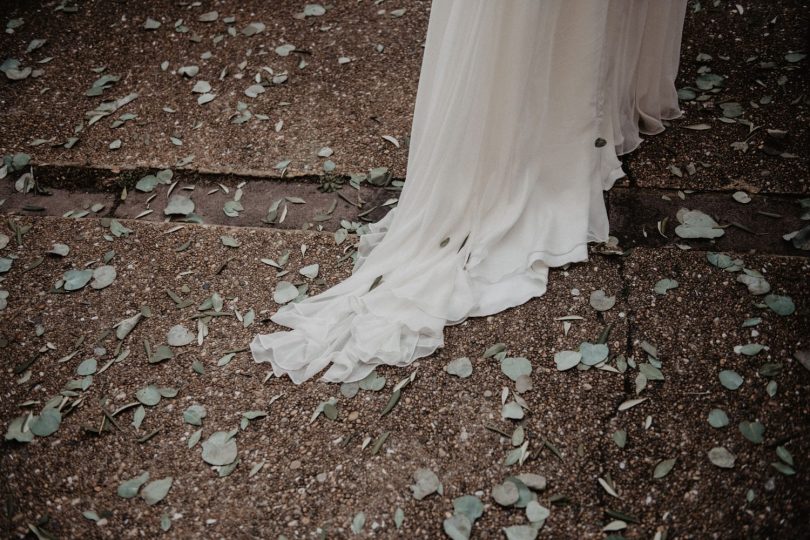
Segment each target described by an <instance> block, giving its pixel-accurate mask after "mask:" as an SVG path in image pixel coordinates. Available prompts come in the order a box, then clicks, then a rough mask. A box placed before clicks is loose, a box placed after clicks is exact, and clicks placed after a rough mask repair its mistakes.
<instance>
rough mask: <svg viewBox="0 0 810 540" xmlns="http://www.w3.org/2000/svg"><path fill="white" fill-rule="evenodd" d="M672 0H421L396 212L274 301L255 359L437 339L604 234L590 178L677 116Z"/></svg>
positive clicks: (360, 354) (287, 370) (306, 357)
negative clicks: (341, 268)
mask: <svg viewBox="0 0 810 540" xmlns="http://www.w3.org/2000/svg"><path fill="white" fill-rule="evenodd" d="M685 11H686V0H665V1H660V0H610V1H603V0H543V1H538V0H499V1H492V0H433V2H432V6H431V12H430V20H429V23H428V30H427V38H426V42H425V50H424V56H423V59H422V66H421V71H420V79H419V86H418V90H417V96H416V105H415V109H414V119H413V124H412V128H411V137H410V147H409V155H408V168H407V173H406V178H405V184H404V186H403V189H402V192H401V194H400V198H399V202H398V204H397V206H396V207H395V208H393V209H392V210H391V211H389V213H388V214H387V215H386V216H385V217H384V218H382V219H381V220H379V221H378V222H376V223H372V224H370V225H369V227H368V232H366V233H364V234H361V235H360V237H359V243H358V253H357V258H356V261H355V264H354V268H353V270H352V275H351V276H349V277H348V278H347V279H346V280H344V281H342V282H341V283H338V284H337V285H335V286H333V287H331V288H329V289H327V290H325V291H323V292H321V293H320V294H318V295H315V296H312V297H308V298H305V299H303V300H301V301H299V302H292V303H289V304H286V305H284V306H282V307H281V308H280V309H279V310H278V311H277V312H276V313H275V314H274V315H273V316H272V317H271V320H272V321H274V322H276V323H278V324H280V325H283V326H286V327H288V328H291V329H292V330H290V331H281V332H275V333H271V334H263V335H257V336H255V337H254V339H253V341H252V342H251V344H250V348H251V352H252V354H253V357H254V359H255V361H256V362H269V363H270V364H271V365H272V368H273V371H274V373H275V374H276V375H277V376H283V375H285V374H286V375H288V376H289V377H290V378H291V379H292V380H293V382H295V383H301V382H303V381H305V380H307V379H309V378H311V377H313V376H315V375H316V374H319V373H321V372H323V373H322V374H321V377H322V379H323V380H326V381H331V382H351V381H358V380H360V379H362V378H364V377H366V376H367V375H368V374H369V373H370V372H371V371H372V370H373V369H374V368H375V367H376V366H377V365H380V364H387V365H393V366H406V365H408V364H410V363H411V362H413V361H414V360H415V359H417V358H421V357H425V356H428V355H430V354H431V353H433V352H434V351H435V350H436V349H437V348H439V347H442V346H444V327H445V326H447V325H453V324H458V323H460V322H462V321H464V320H465V319H466V318H467V317H474V316H484V315H490V314H494V313H498V312H500V311H502V310H505V309H507V308H510V307H513V306H517V305H520V304H523V303H525V302H526V301H528V300H529V299H531V298H533V297H537V296H541V295H543V294H544V293H545V291H546V285H547V280H548V270H549V267H555V266H561V265H564V264H566V263H570V262H578V261H586V260H587V259H588V248H587V243H588V242H605V241H607V239H608V216H607V212H606V208H605V203H604V199H603V191H604V190H607V189H610V187H611V186H612V185H613V183H614V182H615V181H616V179H617V178H620V177H621V176H623V174H624V173H623V171H622V169H621V163H620V161H619V159H618V157H617V156H618V155H621V154H623V153H625V152H628V151H630V150H632V149H634V148H635V147H636V146H637V145H638V144H639V142H640V137H639V133H640V132H641V133H647V134H653V133H657V132H659V131H661V130H662V129H663V126H662V123H661V121H662V119H671V118H675V117H677V116H679V115H680V110H679V108H678V100H677V93H676V90H675V86H674V81H675V76H676V74H677V70H678V60H679V52H680V42H681V32H682V28H683V18H684V15H685Z"/></svg>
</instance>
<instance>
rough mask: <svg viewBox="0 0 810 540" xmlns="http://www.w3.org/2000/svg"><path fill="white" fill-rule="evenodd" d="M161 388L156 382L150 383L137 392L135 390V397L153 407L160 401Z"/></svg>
mask: <svg viewBox="0 0 810 540" xmlns="http://www.w3.org/2000/svg"><path fill="white" fill-rule="evenodd" d="M161 397H162V396H161V395H160V390H158V387H157V386H155V385H154V384H150V385H149V386H144V387H143V388H141V389H140V390H138V391H137V392H135V398H136V399H137V400H138V401H140V402H141V403H143V404H144V405H146V406H147V407H153V406H155V405H157V404H158V403H159V402H160V398H161Z"/></svg>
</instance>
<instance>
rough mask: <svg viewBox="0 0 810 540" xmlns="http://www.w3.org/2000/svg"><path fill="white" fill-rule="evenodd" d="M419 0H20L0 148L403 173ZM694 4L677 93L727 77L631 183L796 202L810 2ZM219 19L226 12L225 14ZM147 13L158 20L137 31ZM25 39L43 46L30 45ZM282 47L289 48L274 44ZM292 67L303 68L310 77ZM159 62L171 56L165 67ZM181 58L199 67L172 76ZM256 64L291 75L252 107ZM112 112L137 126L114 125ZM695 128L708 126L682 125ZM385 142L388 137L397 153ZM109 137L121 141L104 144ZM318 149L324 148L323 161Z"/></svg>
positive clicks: (12, 14)
mask: <svg viewBox="0 0 810 540" xmlns="http://www.w3.org/2000/svg"><path fill="white" fill-rule="evenodd" d="M429 5H430V3H429V2H428V1H426V0H403V1H401V2H399V3H397V4H396V7H395V6H394V5H393V4H390V5H388V4H385V5H383V4H377V3H374V2H340V3H336V4H335V5H334V6H329V9H328V10H327V11H326V13H325V14H323V15H321V16H311V17H306V18H303V19H299V18H295V14H297V13H301V11H302V5H301V4H300V3H299V2H293V1H290V0H283V1H279V2H275V3H274V4H273V7H272V9H270V8H269V6H268V5H267V4H266V3H263V2H261V1H259V0H249V1H246V2H239V3H238V4H237V3H233V2H221V3H220V4H218V5H217V6H216V8H217V11H218V18H217V20H216V21H215V22H202V21H199V20H198V17H199V16H201V15H203V14H205V13H207V12H210V9H209V7H210V6H204V5H179V4H176V3H174V2H170V1H168V0H161V1H158V2H149V3H128V4H122V3H117V4H112V5H111V4H109V3H108V2H101V1H100V0H96V1H90V2H83V3H82V4H81V6H80V7H79V11H78V12H77V13H65V12H63V11H53V7H52V6H50V5H42V4H39V3H31V2H23V1H21V0H14V1H12V2H10V3H8V6H7V9H6V14H7V17H8V18H9V19H14V20H16V19H22V21H23V24H22V25H21V26H19V27H17V28H15V29H14V32H13V33H5V34H2V35H0V48H2V50H4V51H7V55H9V56H10V57H13V58H17V59H19V60H20V61H21V63H22V65H23V66H25V67H32V68H36V69H41V70H42V71H43V73H42V74H41V75H40V76H38V77H36V78H33V77H29V78H27V79H25V80H21V81H10V80H7V79H6V78H3V79H2V80H0V104H2V105H3V107H4V112H5V114H3V115H2V117H0V133H2V134H3V135H2V137H0V154H8V153H12V152H28V153H30V154H31V155H32V156H33V158H34V162H35V163H37V164H58V165H60V166H66V165H74V166H91V167H96V168H100V169H116V168H117V169H121V170H123V169H130V168H138V167H155V168H162V167H170V166H175V165H176V164H178V163H182V162H184V161H186V158H188V157H189V156H194V158H193V160H191V161H188V162H187V164H186V165H185V166H186V167H189V168H192V169H195V170H210V171H215V172H238V173H240V174H259V175H274V176H277V177H278V176H280V175H281V170H279V169H276V168H274V167H275V166H276V165H277V164H278V163H280V162H283V161H286V160H291V161H290V163H289V165H288V167H287V170H286V174H288V175H290V176H297V175H307V174H320V173H321V172H322V171H323V168H322V167H323V164H324V163H325V161H326V160H327V159H330V160H332V161H333V162H334V163H335V164H336V169H335V171H336V172H337V173H339V174H349V173H352V172H365V171H367V170H368V169H369V168H371V167H377V166H386V167H389V168H390V169H391V171H392V173H393V174H394V176H395V177H397V178H404V177H405V173H406V165H407V152H408V138H409V136H410V125H411V120H412V115H413V104H414V100H415V97H416V89H417V83H418V78H419V68H420V65H421V59H422V50H423V49H422V44H423V41H424V36H425V32H426V29H427V22H428V17H429ZM737 5H739V6H741V8H737V7H736V6H737ZM696 8H698V5H697V4H695V5H693V6H690V9H689V10H688V13H687V19H686V25H685V30H684V45H683V48H682V61H681V64H682V69H681V73H680V77H679V80H678V83H677V85H678V87H679V88H683V87H690V88H695V87H696V80H695V79H696V77H697V76H698V75H699V73H702V72H703V71H706V70H707V69H709V70H711V71H712V72H713V73H717V74H720V75H722V76H723V77H725V79H724V82H723V88H722V91H720V92H718V93H713V92H712V91H707V92H705V93H704V97H705V99H703V98H701V99H703V100H702V101H697V100H693V101H684V102H683V103H682V106H683V109H684V110H685V112H686V114H685V117H684V118H683V119H680V120H676V121H673V122H672V126H671V128H670V129H669V130H667V131H666V132H665V133H663V134H660V135H657V136H654V137H650V138H649V139H648V141H647V142H645V143H644V144H643V145H642V146H641V148H639V149H638V150H637V151H636V152H633V153H632V154H630V155H629V156H628V158H627V163H628V164H629V166H630V168H631V169H632V172H633V175H634V178H635V182H636V183H637V184H638V185H640V186H647V187H659V188H677V187H681V188H692V189H701V190H702V189H734V188H736V187H737V186H739V185H742V184H745V185H749V184H750V185H754V186H757V187H758V188H759V189H760V190H761V191H767V192H771V193H806V192H807V190H808V185H807V182H808V170H810V167H809V166H808V157H809V156H808V154H807V149H806V147H807V145H806V144H804V141H806V140H807V129H808V128H807V122H806V118H807V114H808V111H807V107H808V101H807V92H806V88H807V84H808V81H807V69H805V68H804V67H803V66H805V64H806V63H807V59H803V60H798V61H790V60H788V59H787V58H786V57H785V55H787V54H790V51H799V50H802V49H805V48H806V47H807V32H806V28H808V27H809V26H810V25H808V24H807V23H808V20H807V10H806V9H805V6H804V4H803V2H801V1H800V0H780V1H779V2H768V3H762V2H747V3H746V2H742V3H735V4H723V3H721V4H718V5H717V6H715V5H713V4H707V3H705V2H704V3H701V4H700V6H699V9H696ZM399 10H404V13H402V14H401V15H399V14H400V11H399ZM741 11H742V13H740V12H741ZM397 15H399V16H397ZM228 17H234V18H235V20H234V21H233V22H226V18H228ZM148 18H151V19H153V20H155V21H158V22H160V23H161V26H160V27H159V28H157V29H155V30H146V29H145V28H144V24H145V21H146V20H147V19H148ZM228 21H230V19H228ZM251 22H261V23H262V24H264V25H265V28H264V30H263V31H262V32H260V33H257V34H255V35H252V36H245V35H244V34H243V33H242V30H244V29H245V28H246V27H247V26H248V24H250V23H251ZM99 28H103V29H104V31H103V32H100V31H99ZM229 28H232V29H233V32H234V33H235V34H236V35H233V36H232V35H230V34H229V33H228V32H229ZM35 39H45V40H46V42H45V44H44V45H42V46H41V47H39V48H35V49H33V50H32V51H31V52H26V50H27V49H28V48H29V45H30V44H31V42H32V41H33V40H35ZM287 43H291V44H293V45H295V46H296V47H297V48H296V50H294V51H293V52H291V53H289V54H288V55H287V56H280V55H279V54H277V53H276V52H275V49H276V47H278V46H281V45H284V44H287ZM380 45H381V46H382V51H380V50H379V46H380ZM698 55H701V56H700V57H699V56H698ZM706 55H708V56H710V57H711V59H708V56H706ZM48 58H52V60H50V61H48V62H46V63H38V62H42V61H45V60H46V59H48ZM340 58H348V59H350V61H348V62H345V63H339V59H340ZM790 58H791V59H794V60H795V57H790ZM301 61H304V62H306V63H307V65H306V66H305V67H304V68H303V69H301V68H299V67H298V66H299V65H300V62H301ZM162 62H168V67H167V69H166V70H165V71H163V70H162V69H161V63H162ZM190 65H194V66H197V67H198V68H199V73H198V74H196V75H194V76H190V77H189V76H183V75H181V74H178V72H177V71H178V69H180V68H181V67H184V66H190ZM102 67H104V68H105V69H104V70H103V71H99V70H100V68H102ZM264 68H270V69H272V70H273V74H275V75H278V74H280V73H284V72H286V74H287V77H288V78H287V80H286V81H285V82H283V83H280V84H272V82H270V83H267V88H266V91H265V92H264V93H262V94H259V95H258V96H257V97H255V98H251V97H248V96H246V95H245V93H244V92H245V90H246V89H247V88H248V87H249V86H251V85H252V84H254V83H255V79H254V77H255V76H257V74H258V75H259V76H260V77H261V76H264V77H265V78H268V79H269V78H272V75H271V74H270V73H269V72H268V71H267V70H265V69H264ZM93 69H97V71H99V72H98V73H97V72H94V71H93ZM223 73H224V75H223ZM262 74H264V75H262ZM103 75H115V76H118V77H120V79H119V80H118V81H116V82H115V83H112V84H110V85H109V87H108V89H106V90H105V91H104V92H103V94H102V95H101V96H94V97H88V96H85V95H84V93H85V92H86V91H87V90H88V89H90V88H91V86H92V85H93V83H94V82H95V81H96V80H98V79H99V77H102V76H103ZM199 81H206V82H208V83H209V84H210V85H211V87H212V90H211V93H213V94H216V98H215V99H214V100H213V101H211V102H210V103H206V104H203V105H199V104H198V103H197V98H198V96H199V95H200V94H196V93H194V92H192V89H193V87H194V86H195V85H196V84H197V83H198V82H199ZM133 92H137V93H138V97H137V99H135V100H134V101H132V102H130V103H129V104H127V105H125V106H122V107H121V108H120V109H119V110H117V111H115V113H113V114H111V115H109V116H107V117H105V118H103V119H102V120H101V121H99V122H98V123H96V124H94V125H92V126H89V127H86V128H85V129H84V131H82V132H81V133H80V134H79V141H78V142H77V143H76V144H75V145H74V146H73V147H72V148H70V149H66V148H64V147H63V144H64V143H65V142H66V141H68V139H69V138H70V137H73V136H74V135H75V133H74V128H75V126H77V125H78V124H80V123H81V122H82V121H84V120H86V119H85V114H86V113H87V112H88V111H91V110H93V109H95V108H96V107H97V106H99V104H100V103H102V102H103V101H105V100H107V101H109V100H115V99H120V98H123V97H124V96H127V95H129V94H130V93H133ZM698 94H700V92H698ZM240 101H241V102H243V103H245V104H247V110H248V111H250V114H251V115H252V116H251V118H250V119H249V120H247V121H245V122H243V123H238V124H235V123H233V120H234V119H237V118H240V117H241V116H240V115H242V114H244V111H238V110H237V107H238V106H239V105H238V104H239V102H240ZM729 102H733V103H740V104H741V106H742V108H743V113H742V114H741V115H739V116H735V117H733V118H723V114H722V107H721V105H722V104H723V103H729ZM164 109H167V110H168V111H172V112H167V110H164ZM122 114H134V115H136V116H137V118H135V119H132V120H129V121H126V122H125V123H124V124H123V125H122V126H120V127H115V128H113V127H111V125H112V123H113V122H114V121H115V120H116V119H118V118H119V117H120V116H121V115H122ZM723 120H727V121H729V122H730V123H723ZM741 121H748V122H750V123H751V124H752V125H753V127H755V128H756V129H754V130H753V131H751V127H749V125H748V124H743V123H741ZM279 122H283V124H281V125H279V124H278V123H279ZM697 124H705V125H706V126H708V129H706V130H703V131H695V130H691V129H687V128H686V126H694V125H697ZM85 125H86V122H85ZM277 126H279V127H278V129H277ZM768 130H781V131H785V132H786V134H784V135H780V134H779V133H776V135H773V133H775V132H771V134H769V132H768ZM749 132H750V133H749ZM384 135H391V136H394V137H396V138H397V140H398V142H399V143H400V147H399V148H397V147H395V146H394V145H393V144H391V143H390V142H388V141H386V140H384V139H383V138H382V137H383V136H384ZM172 137H173V138H174V141H173V140H172ZM116 140H120V141H121V147H120V148H118V149H115V150H111V149H110V148H109V145H110V144H111V143H113V142H114V141H116ZM43 141H44V142H43ZM742 142H746V144H748V149H747V150H746V151H745V152H743V151H742V150H737V149H735V148H732V146H731V145H732V143H742ZM31 143H37V145H36V146H32V145H31ZM326 146H328V147H330V148H332V150H333V151H334V154H333V155H331V156H330V157H329V158H324V157H319V156H318V155H317V154H318V152H319V150H320V149H321V148H322V147H326ZM740 148H742V147H740ZM772 154H773V155H772ZM690 163H694V164H696V167H697V173H696V174H694V175H691V176H690V175H686V176H684V177H682V178H680V177H678V176H675V175H674V174H673V173H672V172H671V170H670V167H672V166H677V167H679V168H680V169H682V170H685V168H686V167H687V166H688V165H689V164H690Z"/></svg>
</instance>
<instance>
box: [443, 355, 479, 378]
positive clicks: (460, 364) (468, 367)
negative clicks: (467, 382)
mask: <svg viewBox="0 0 810 540" xmlns="http://www.w3.org/2000/svg"><path fill="white" fill-rule="evenodd" d="M444 370H445V371H446V372H447V373H449V374H450V375H455V376H456V377H459V378H460V379H466V378H467V377H469V376H470V375H472V372H473V366H472V362H470V359H469V358H467V357H466V356H462V357H461V358H456V359H455V360H452V361H450V363H449V364H447V365H446V366H444Z"/></svg>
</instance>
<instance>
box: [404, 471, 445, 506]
mask: <svg viewBox="0 0 810 540" xmlns="http://www.w3.org/2000/svg"><path fill="white" fill-rule="evenodd" d="M413 480H414V482H415V483H414V484H413V485H412V486H410V489H411V491H412V492H413V498H414V499H416V500H417V501H421V500H422V499H424V498H425V497H427V496H428V495H431V494H433V493H436V492H438V493H441V492H442V484H441V482H440V481H439V477H438V476H436V473H434V472H433V471H431V470H430V469H424V468H420V469H417V470H416V471H415V472H414V473H413Z"/></svg>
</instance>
